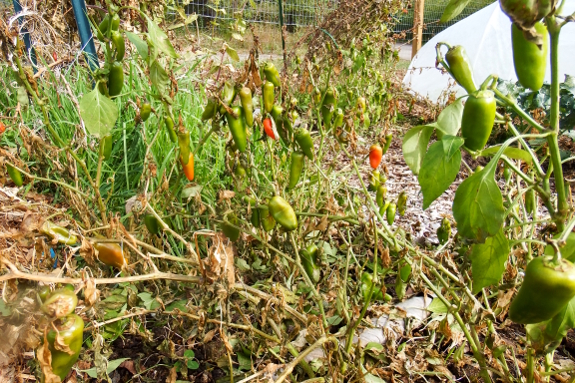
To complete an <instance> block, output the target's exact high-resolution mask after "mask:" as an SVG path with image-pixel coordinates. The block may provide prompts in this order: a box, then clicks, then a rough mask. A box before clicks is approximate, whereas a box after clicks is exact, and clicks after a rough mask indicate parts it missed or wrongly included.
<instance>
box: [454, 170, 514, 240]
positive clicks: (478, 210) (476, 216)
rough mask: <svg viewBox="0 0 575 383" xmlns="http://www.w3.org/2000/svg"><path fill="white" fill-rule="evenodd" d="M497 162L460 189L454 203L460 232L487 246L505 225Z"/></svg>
mask: <svg viewBox="0 0 575 383" xmlns="http://www.w3.org/2000/svg"><path fill="white" fill-rule="evenodd" d="M494 160H495V159H493V160H491V162H489V164H487V166H486V167H485V168H484V169H483V170H481V171H479V172H475V173H473V175H472V176H471V177H469V178H467V179H466V180H465V181H463V182H462V183H461V185H459V187H458V188H457V191H456V192H455V199H454V200H453V209H452V210H453V217H454V218H455V221H456V222H457V231H458V232H459V234H460V235H461V236H462V237H464V238H467V239H471V240H474V241H477V242H480V243H482V242H484V241H485V239H486V238H487V237H490V236H494V235H495V234H497V232H499V229H500V228H501V226H502V225H503V219H504V214H505V209H504V208H503V197H502V196H501V190H499V188H498V187H497V183H496V182H495V178H494V177H495V163H496V162H497V161H494Z"/></svg>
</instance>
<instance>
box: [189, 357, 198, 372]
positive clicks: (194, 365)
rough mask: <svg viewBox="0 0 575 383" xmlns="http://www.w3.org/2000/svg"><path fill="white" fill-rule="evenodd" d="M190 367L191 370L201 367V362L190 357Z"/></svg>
mask: <svg viewBox="0 0 575 383" xmlns="http://www.w3.org/2000/svg"><path fill="white" fill-rule="evenodd" d="M188 368H189V369H190V370H197V369H198V368H200V364H199V363H198V361H196V360H193V359H190V360H188Z"/></svg>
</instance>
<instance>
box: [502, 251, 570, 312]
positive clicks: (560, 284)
mask: <svg viewBox="0 0 575 383" xmlns="http://www.w3.org/2000/svg"><path fill="white" fill-rule="evenodd" d="M574 296H575V267H574V266H573V264H572V263H571V262H569V261H567V260H565V259H562V260H561V263H560V264H558V265H557V264H553V257H547V256H543V257H537V258H535V259H533V260H532V261H531V262H529V264H528V265H527V268H526V269H525V279H524V280H523V284H522V285H521V287H520V288H519V292H518V293H517V295H516V296H515V298H514V299H513V301H512V302H511V305H510V306H509V319H511V320H512V321H514V322H516V323H539V322H543V321H546V320H548V319H551V318H553V317H554V316H555V315H556V314H557V313H559V311H561V310H562V309H563V308H564V307H565V305H567V303H569V301H570V300H571V299H572V298H573V297H574Z"/></svg>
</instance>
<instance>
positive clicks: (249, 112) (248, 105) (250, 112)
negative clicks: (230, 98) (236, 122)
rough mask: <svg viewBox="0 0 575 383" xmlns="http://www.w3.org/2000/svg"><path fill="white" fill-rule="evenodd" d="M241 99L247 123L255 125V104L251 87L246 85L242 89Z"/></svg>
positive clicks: (250, 125)
mask: <svg viewBox="0 0 575 383" xmlns="http://www.w3.org/2000/svg"><path fill="white" fill-rule="evenodd" d="M240 101H241V102H242V108H243V109H244V118H245V119H246V124H247V125H248V126H249V127H250V128H251V127H252V126H254V105H253V100H252V91H251V90H250V88H248V87H246V86H244V87H243V88H242V90H240Z"/></svg>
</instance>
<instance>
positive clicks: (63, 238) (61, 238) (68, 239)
mask: <svg viewBox="0 0 575 383" xmlns="http://www.w3.org/2000/svg"><path fill="white" fill-rule="evenodd" d="M40 232H41V233H43V234H45V235H47V236H48V237H50V238H52V239H53V240H57V241H58V243H61V244H64V245H75V244H76V242H78V237H76V236H75V235H74V234H72V233H70V231H69V230H68V229H65V228H63V227H62V226H58V225H56V224H53V223H52V222H50V221H45V222H44V224H43V225H42V227H41V228H40Z"/></svg>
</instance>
